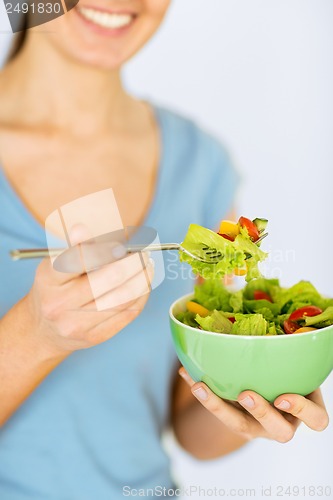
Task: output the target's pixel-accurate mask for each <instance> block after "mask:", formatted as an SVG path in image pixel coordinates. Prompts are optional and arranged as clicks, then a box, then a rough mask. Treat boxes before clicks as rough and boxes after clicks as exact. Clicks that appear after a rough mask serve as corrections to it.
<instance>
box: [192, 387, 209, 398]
mask: <svg viewBox="0 0 333 500" xmlns="http://www.w3.org/2000/svg"><path fill="white" fill-rule="evenodd" d="M193 394H194V395H195V397H197V398H198V399H202V400H203V401H204V400H205V399H207V398H208V392H207V391H206V390H205V389H204V388H203V387H199V388H198V389H195V391H193Z"/></svg>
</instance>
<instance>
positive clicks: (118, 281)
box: [60, 253, 149, 309]
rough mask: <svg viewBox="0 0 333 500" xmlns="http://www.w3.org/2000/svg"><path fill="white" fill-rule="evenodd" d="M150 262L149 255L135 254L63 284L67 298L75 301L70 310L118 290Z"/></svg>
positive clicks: (70, 305)
mask: <svg viewBox="0 0 333 500" xmlns="http://www.w3.org/2000/svg"><path fill="white" fill-rule="evenodd" d="M148 261H149V257H148V255H147V253H143V255H142V257H139V255H138V254H133V255H129V256H128V257H126V258H125V259H122V260H121V261H119V262H113V263H112V264H108V265H107V266H104V267H102V268H100V269H97V270H96V271H91V272H89V274H85V275H83V276H79V277H78V276H77V275H76V280H75V281H73V280H72V281H70V282H68V283H63V285H65V287H66V288H64V290H66V291H67V297H71V296H72V299H73V300H72V301H71V303H70V304H69V308H70V309H75V308H78V307H81V306H84V305H86V304H90V303H91V302H93V301H94V300H95V299H96V298H98V297H101V296H102V295H104V294H106V293H108V292H109V291H110V290H114V289H116V288H117V287H119V286H120V285H122V284H123V283H125V282H126V281H128V280H129V279H130V278H131V277H133V276H135V275H137V274H139V273H140V272H142V271H143V270H144V269H145V266H146V265H147V262H148ZM60 274H61V273H60ZM72 294H73V295H72ZM68 300H70V298H69V299H68Z"/></svg>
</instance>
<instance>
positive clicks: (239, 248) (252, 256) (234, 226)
mask: <svg viewBox="0 0 333 500" xmlns="http://www.w3.org/2000/svg"><path fill="white" fill-rule="evenodd" d="M267 222H268V221H267V219H259V218H257V219H254V220H253V221H251V220H250V219H247V218H246V217H240V218H239V220H238V222H232V221H228V220H223V221H222V222H221V225H220V229H219V231H218V232H217V233H216V232H214V231H211V230H210V229H207V228H205V227H202V226H199V225H197V224H191V225H190V226H189V229H188V232H187V234H186V236H185V239H184V241H183V243H182V247H183V248H185V249H186V250H188V251H189V252H191V253H192V254H194V255H197V256H199V257H201V258H206V257H207V255H209V252H215V253H216V254H217V255H219V256H220V258H219V259H218V260H217V262H216V263H214V264H211V263H209V264H207V263H205V262H200V261H199V260H196V259H193V258H191V257H190V256H189V255H187V254H186V253H183V252H182V253H180V260H181V261H185V262H188V263H189V264H190V265H191V267H192V269H193V272H194V273H195V274H198V275H200V276H202V277H203V278H205V279H212V278H223V276H225V275H226V274H232V273H235V274H238V275H243V274H244V275H246V279H247V280H249V279H252V278H257V277H259V276H261V274H260V271H259V269H258V263H259V262H261V261H263V260H265V259H266V257H267V253H266V252H264V251H263V250H261V249H260V242H258V243H256V242H257V241H258V240H259V238H261V237H262V236H263V235H264V233H265V229H266V226H267Z"/></svg>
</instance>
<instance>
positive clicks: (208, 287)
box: [177, 217, 333, 336]
mask: <svg viewBox="0 0 333 500" xmlns="http://www.w3.org/2000/svg"><path fill="white" fill-rule="evenodd" d="M266 225H267V220H265V219H255V220H254V221H250V220H249V219H246V218H245V217H241V218H240V219H239V221H238V223H234V222H230V221H222V223H221V226H220V230H219V232H218V233H214V231H210V230H209V229H206V228H203V227H201V226H197V225H195V224H192V225H191V226H190V227H189V231H188V233H187V235H186V238H185V240H184V242H183V246H184V248H186V249H188V250H189V251H191V252H193V253H194V254H197V253H199V252H200V251H202V248H206V246H208V247H209V248H211V249H214V250H215V249H216V250H218V251H220V252H221V253H222V254H223V255H224V257H223V259H221V260H219V261H218V263H216V264H205V263H202V262H199V261H197V260H194V259H191V258H190V257H189V256H187V255H186V254H183V255H181V259H182V260H183V261H187V262H189V263H190V264H191V266H192V268H193V271H194V272H195V273H197V274H199V275H201V276H203V277H204V278H206V280H205V281H204V282H203V283H202V284H201V285H197V286H195V289H194V297H193V299H192V300H190V301H188V302H187V304H186V311H185V312H181V313H179V314H178V315H177V319H178V320H179V321H181V322H182V323H184V324H186V325H189V326H191V327H194V328H198V329H201V330H206V331H210V332H215V333H226V334H232V335H260V336H264V335H290V334H295V333H303V332H308V331H312V330H316V329H319V328H324V327H326V326H330V325H333V299H328V298H325V297H323V296H322V295H320V293H319V292H318V291H317V290H316V288H315V287H314V286H313V285H312V284H311V283H309V282H308V281H300V282H299V283H297V284H296V285H294V286H292V287H291V288H283V287H281V286H280V283H279V280H278V279H266V278H264V277H262V276H261V275H260V272H259V270H258V263H259V262H260V261H261V260H264V258H266V256H267V254H266V253H265V252H263V251H262V250H261V249H260V248H259V246H258V244H256V241H258V239H259V237H260V235H261V234H262V233H263V232H264V231H265V229H266ZM239 271H242V272H239ZM230 273H234V274H246V279H247V284H246V286H245V287H244V288H243V289H242V290H238V291H236V292H232V291H230V290H228V289H227V288H226V286H225V285H224V284H223V282H222V280H221V278H222V277H223V276H225V275H226V274H230Z"/></svg>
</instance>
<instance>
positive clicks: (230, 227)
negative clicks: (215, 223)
mask: <svg viewBox="0 0 333 500" xmlns="http://www.w3.org/2000/svg"><path fill="white" fill-rule="evenodd" d="M219 233H220V234H226V235H228V236H230V237H231V238H236V236H237V235H238V234H239V233H240V230H239V225H238V224H237V223H236V222H232V221H231V220H223V221H222V222H221V224H220V229H219Z"/></svg>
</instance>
